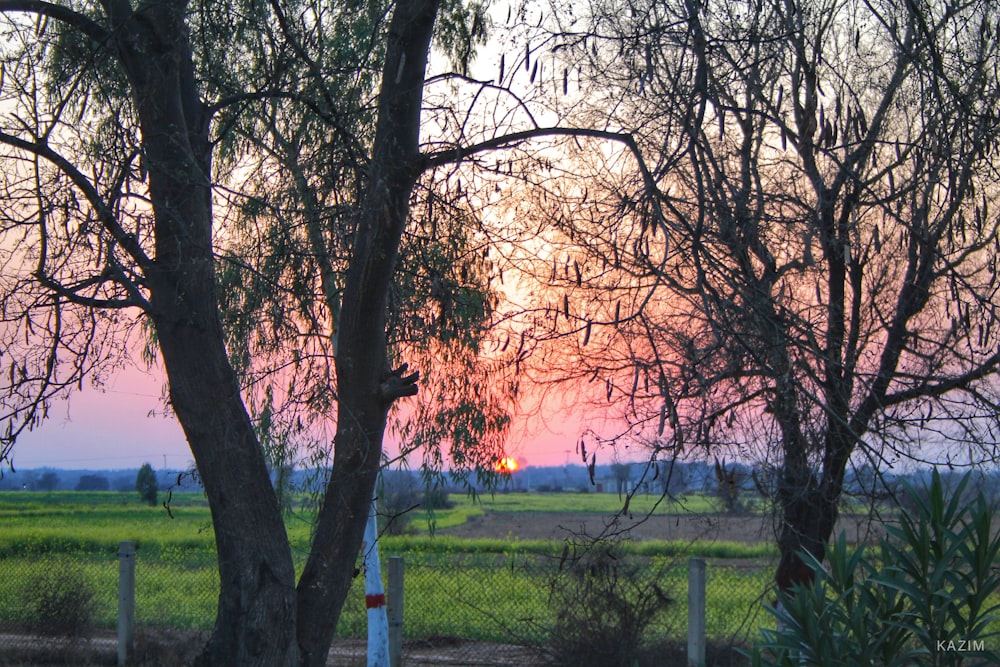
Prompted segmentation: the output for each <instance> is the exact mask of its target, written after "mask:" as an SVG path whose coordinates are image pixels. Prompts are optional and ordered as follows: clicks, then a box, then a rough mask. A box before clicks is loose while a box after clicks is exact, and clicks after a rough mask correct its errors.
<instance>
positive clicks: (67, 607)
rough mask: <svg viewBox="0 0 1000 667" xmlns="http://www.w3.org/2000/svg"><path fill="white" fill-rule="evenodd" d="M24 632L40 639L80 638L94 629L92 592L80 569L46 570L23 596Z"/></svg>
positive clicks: (29, 586) (27, 585)
mask: <svg viewBox="0 0 1000 667" xmlns="http://www.w3.org/2000/svg"><path fill="white" fill-rule="evenodd" d="M21 599H22V601H23V604H24V612H25V613H24V622H25V626H26V628H27V629H28V630H29V631H31V632H35V633H38V634H40V635H46V636H52V637H70V638H81V637H85V636H87V635H88V633H89V632H90V630H91V628H92V627H93V626H94V615H95V611H96V608H95V605H94V589H93V587H92V586H91V584H90V581H89V580H88V579H87V577H86V576H85V575H84V573H83V572H82V571H81V570H80V569H79V568H74V567H67V568H62V569H51V570H46V571H45V572H43V573H40V574H38V575H37V576H36V577H35V578H33V579H32V580H30V581H29V582H28V583H27V584H26V585H25V587H24V591H23V593H22V598H21Z"/></svg>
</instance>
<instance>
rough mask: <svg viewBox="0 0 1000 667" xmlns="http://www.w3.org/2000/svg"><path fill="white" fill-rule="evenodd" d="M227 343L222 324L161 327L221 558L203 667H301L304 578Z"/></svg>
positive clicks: (206, 298)
mask: <svg viewBox="0 0 1000 667" xmlns="http://www.w3.org/2000/svg"><path fill="white" fill-rule="evenodd" d="M212 285H213V283H212V282H211V281H208V283H207V285H206V286H207V287H209V288H210V286H212ZM192 287H193V286H192ZM195 289H197V288H194V289H191V290H188V291H186V292H185V299H186V300H187V301H189V302H193V303H197V302H201V303H204V304H205V306H206V308H205V310H204V311H202V312H205V313H210V314H211V315H212V317H210V318H209V319H210V320H216V318H215V317H214V316H215V314H216V313H217V312H218V311H217V309H214V308H211V307H209V305H210V303H209V302H210V300H211V297H210V295H209V294H208V293H209V292H211V291H212V290H211V289H208V288H203V289H200V290H198V291H200V292H201V294H197V295H196V294H195V293H194V291H195ZM213 324H214V325H215V326H212V325H213ZM220 334H221V328H219V327H218V322H217V320H216V321H215V322H211V321H209V322H205V321H202V322H194V321H190V320H188V321H178V320H176V319H171V320H169V321H163V319H159V320H158V321H157V335H158V337H159V341H160V349H161V351H162V353H163V360H164V366H165V367H166V370H167V376H168V378H169V382H170V401H171V405H172V406H173V409H174V412H175V413H176V415H177V418H178V420H179V421H180V423H181V425H182V426H183V428H184V433H185V435H186V436H187V440H188V444H189V445H190V447H191V451H192V453H193V454H194V458H195V461H196V462H197V465H198V470H199V472H200V474H201V480H202V483H203V484H204V486H205V492H206V495H207V496H208V502H209V506H210V507H211V511H212V523H213V525H214V527H215V542H216V547H217V550H218V558H219V577H220V591H219V607H218V611H217V615H216V621H215V628H214V630H213V632H212V636H211V638H210V640H209V642H208V644H207V645H206V647H205V649H204V651H203V653H202V655H201V657H200V659H199V663H198V664H201V665H213V666H216V665H233V666H234V667H236V666H243V665H259V666H260V667H268V666H272V665H288V666H292V665H295V664H296V663H297V660H298V657H297V656H298V647H297V645H296V643H295V570H294V567H293V564H292V559H291V553H290V550H289V548H288V538H287V535H286V533H285V528H284V524H283V521H282V518H281V513H280V511H279V508H278V503H277V499H276V498H275V497H274V490H273V488H272V486H271V483H270V479H269V477H268V472H267V468H266V466H265V465H264V461H263V457H262V456H261V453H260V448H259V446H258V443H257V439H256V435H255V434H254V431H253V428H252V426H251V423H250V419H249V417H248V416H247V413H246V409H245V407H244V405H243V401H242V399H241V397H240V393H239V386H238V384H237V382H236V380H235V374H234V373H233V371H232V368H231V367H230V365H229V361H228V357H227V356H226V352H225V349H224V348H223V347H222V344H221V335H220Z"/></svg>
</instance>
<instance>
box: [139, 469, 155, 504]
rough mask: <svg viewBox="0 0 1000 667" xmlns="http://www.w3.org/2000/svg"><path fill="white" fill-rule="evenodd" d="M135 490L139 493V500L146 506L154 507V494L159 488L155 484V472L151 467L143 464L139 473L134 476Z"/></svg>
mask: <svg viewBox="0 0 1000 667" xmlns="http://www.w3.org/2000/svg"><path fill="white" fill-rule="evenodd" d="M135 490H136V491H138V492H139V498H140V499H141V500H142V502H144V503H146V504H147V505H150V506H153V507H156V494H157V493H158V492H159V490H160V487H159V484H157V482H156V472H154V471H153V466H151V465H149V464H148V463H143V464H142V467H141V468H139V472H138V473H137V474H136V476H135Z"/></svg>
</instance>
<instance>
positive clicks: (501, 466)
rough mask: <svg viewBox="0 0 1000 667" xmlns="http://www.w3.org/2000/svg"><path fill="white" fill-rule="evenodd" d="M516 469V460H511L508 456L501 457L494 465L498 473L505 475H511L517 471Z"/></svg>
mask: <svg viewBox="0 0 1000 667" xmlns="http://www.w3.org/2000/svg"><path fill="white" fill-rule="evenodd" d="M517 468H518V464H517V459H513V458H511V457H509V456H505V457H503V458H502V459H500V460H499V461H497V464H496V471H497V472H498V473H501V474H506V475H509V474H511V473H512V472H514V471H515V470H517Z"/></svg>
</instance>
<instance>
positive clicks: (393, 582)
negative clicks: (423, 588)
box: [385, 556, 404, 667]
mask: <svg viewBox="0 0 1000 667" xmlns="http://www.w3.org/2000/svg"><path fill="white" fill-rule="evenodd" d="M403 570H404V561H403V557H402V556H392V557H390V558H389V591H388V595H387V596H386V601H385V611H386V614H388V616H389V667H400V666H401V665H402V664H403Z"/></svg>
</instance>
